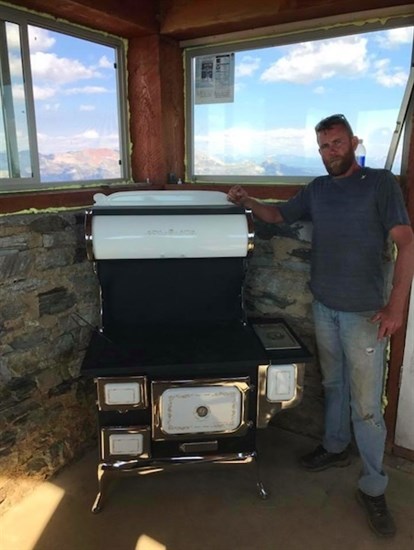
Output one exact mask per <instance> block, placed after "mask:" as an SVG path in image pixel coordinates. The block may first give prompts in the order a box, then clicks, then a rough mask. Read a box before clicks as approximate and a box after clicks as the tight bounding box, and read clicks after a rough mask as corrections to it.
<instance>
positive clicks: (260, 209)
mask: <svg viewBox="0 0 414 550" xmlns="http://www.w3.org/2000/svg"><path fill="white" fill-rule="evenodd" d="M227 199H228V200H229V201H230V202H232V203H234V204H238V205H240V206H244V208H247V209H248V210H251V211H252V212H253V214H254V216H256V217H257V218H259V219H260V220H262V221H264V222H267V223H281V222H283V221H284V219H283V217H282V214H281V213H280V210H279V208H278V207H277V206H274V205H272V204H265V203H263V202H260V201H258V200H256V199H254V198H253V197H249V195H248V194H247V191H246V190H245V189H243V187H241V186H240V185H235V186H234V187H232V188H231V189H230V191H229V192H228V195H227Z"/></svg>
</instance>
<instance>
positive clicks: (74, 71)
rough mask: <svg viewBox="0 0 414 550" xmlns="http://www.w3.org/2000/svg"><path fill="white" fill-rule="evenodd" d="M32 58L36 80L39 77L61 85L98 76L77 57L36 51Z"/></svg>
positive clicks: (34, 78)
mask: <svg viewBox="0 0 414 550" xmlns="http://www.w3.org/2000/svg"><path fill="white" fill-rule="evenodd" d="M30 59H31V64H32V73H33V80H34V81H36V80H37V79H38V80H43V81H47V82H49V83H50V82H53V83H54V84H59V85H60V84H67V83H69V82H76V81H78V80H81V79H88V78H93V77H95V76H97V75H96V73H95V72H94V71H93V70H92V69H89V68H88V67H85V65H83V64H82V63H80V61H78V60H77V59H68V58H66V57H58V56H57V55H56V54H54V53H44V52H36V53H35V54H33V55H32V56H31V58H30Z"/></svg>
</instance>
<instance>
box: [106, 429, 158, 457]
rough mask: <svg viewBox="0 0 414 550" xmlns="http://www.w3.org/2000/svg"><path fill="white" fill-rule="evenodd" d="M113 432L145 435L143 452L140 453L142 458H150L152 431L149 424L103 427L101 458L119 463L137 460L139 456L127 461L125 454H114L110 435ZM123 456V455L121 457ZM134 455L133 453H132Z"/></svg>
mask: <svg viewBox="0 0 414 550" xmlns="http://www.w3.org/2000/svg"><path fill="white" fill-rule="evenodd" d="M113 434H140V435H142V436H143V445H142V453H140V454H139V455H138V457H139V458H140V459H149V458H150V457H151V453H150V438H151V431H150V428H149V426H128V427H124V426H108V427H105V428H101V440H100V451H101V460H104V461H106V462H107V463H111V464H112V463H115V462H116V463H118V462H131V460H132V461H135V462H136V460H137V458H138V457H135V458H134V459H131V460H129V461H128V460H127V461H125V456H124V455H119V454H118V455H116V454H112V453H110V451H109V445H110V443H109V437H110V436H111V435H113ZM121 456H122V457H121ZM130 456H131V457H132V455H130Z"/></svg>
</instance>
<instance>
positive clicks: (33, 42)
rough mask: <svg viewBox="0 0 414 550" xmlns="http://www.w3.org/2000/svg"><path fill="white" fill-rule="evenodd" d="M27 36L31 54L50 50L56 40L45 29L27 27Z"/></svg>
mask: <svg viewBox="0 0 414 550" xmlns="http://www.w3.org/2000/svg"><path fill="white" fill-rule="evenodd" d="M28 34H29V47H30V52H31V53H35V52H42V51H44V50H50V48H52V47H53V46H54V45H55V42H56V40H55V39H54V38H53V37H52V36H50V34H49V31H47V30H45V29H41V28H39V27H31V26H29V29H28Z"/></svg>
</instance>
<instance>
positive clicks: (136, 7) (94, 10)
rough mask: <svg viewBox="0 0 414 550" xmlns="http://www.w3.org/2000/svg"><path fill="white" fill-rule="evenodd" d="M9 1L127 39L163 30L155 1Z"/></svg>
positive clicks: (8, 1) (12, 3)
mask: <svg viewBox="0 0 414 550" xmlns="http://www.w3.org/2000/svg"><path fill="white" fill-rule="evenodd" d="M7 3H8V4H11V5H13V6H19V7H22V8H26V9H29V10H35V11H36V12H39V13H46V14H48V15H51V16H53V17H56V18H59V19H64V20H66V21H69V22H71V23H77V24H79V25H83V26H85V27H88V28H91V29H96V30H100V31H104V32H107V33H110V34H113V35H116V36H121V37H123V38H132V37H138V36H146V35H150V34H158V33H159V22H158V19H159V18H158V1H154V0H99V2H97V1H96V0H53V1H50V0H7Z"/></svg>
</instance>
